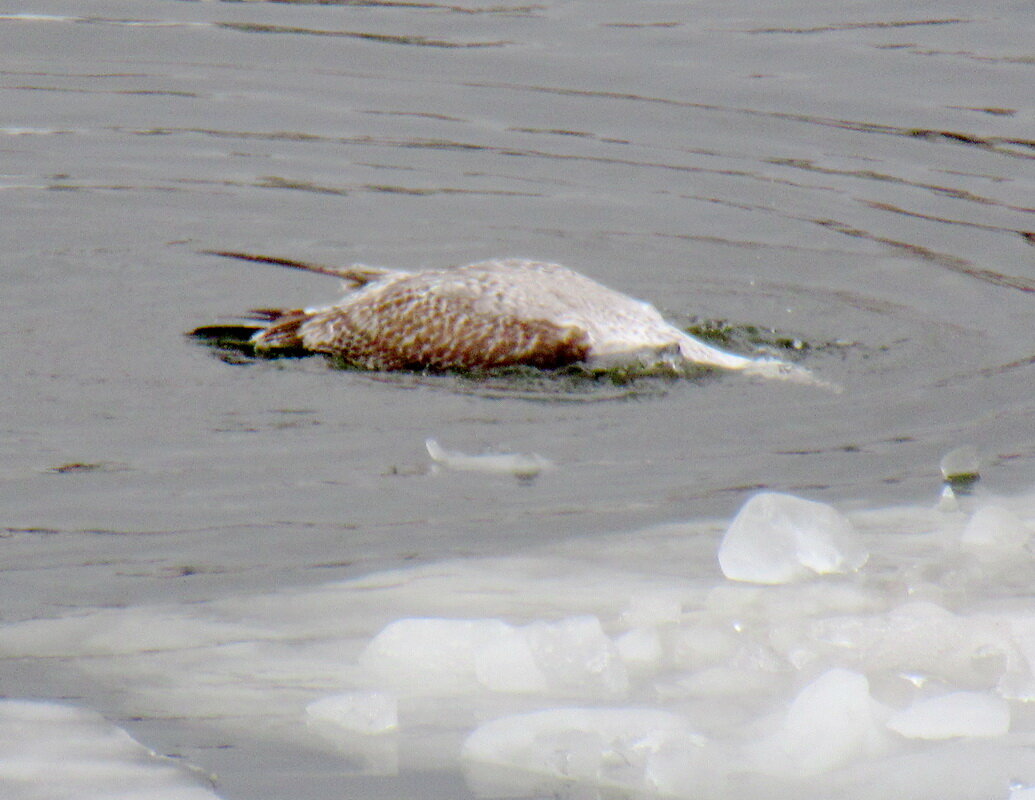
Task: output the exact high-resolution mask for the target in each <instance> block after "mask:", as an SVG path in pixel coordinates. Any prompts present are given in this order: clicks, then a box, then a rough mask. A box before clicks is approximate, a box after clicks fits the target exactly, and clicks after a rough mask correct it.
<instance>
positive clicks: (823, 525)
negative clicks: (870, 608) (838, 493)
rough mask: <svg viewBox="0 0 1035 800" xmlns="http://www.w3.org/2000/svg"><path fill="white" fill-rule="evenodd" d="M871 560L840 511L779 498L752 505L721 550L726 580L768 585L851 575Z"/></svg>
mask: <svg viewBox="0 0 1035 800" xmlns="http://www.w3.org/2000/svg"><path fill="white" fill-rule="evenodd" d="M868 557H869V554H868V553H867V552H866V549H865V548H864V547H863V546H862V545H861V544H860V543H859V541H858V539H857V537H856V535H855V531H854V530H853V528H852V523H851V522H850V521H849V520H848V518H847V517H845V516H844V515H843V514H841V513H840V512H838V511H837V509H835V508H833V507H831V506H828V505H825V504H824V503H815V502H812V501H810V500H802V499H801V498H798V497H794V496H792V495H787V494H779V493H777V492H763V493H761V494H757V495H755V496H754V497H752V498H751V499H750V500H748V501H747V502H746V503H745V504H744V506H743V508H741V509H740V511H739V512H738V513H737V516H736V517H735V518H734V520H733V522H732V523H731V524H730V526H729V528H728V529H727V531H726V536H725V537H724V538H723V540H722V544H721V545H720V546H719V565H720V566H721V567H722V573H723V575H725V576H726V577H727V578H729V579H730V580H736V581H750V582H753V583H766V584H777V583H789V582H791V581H796V580H801V579H802V578H806V577H809V576H810V575H815V574H820V575H825V574H830V573H840V572H851V571H854V570H857V569H859V568H860V567H861V566H862V565H863V564H865V563H866V560H867V558H868Z"/></svg>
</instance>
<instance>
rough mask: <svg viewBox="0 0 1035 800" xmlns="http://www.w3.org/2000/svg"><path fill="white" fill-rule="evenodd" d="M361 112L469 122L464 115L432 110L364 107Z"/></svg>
mask: <svg viewBox="0 0 1035 800" xmlns="http://www.w3.org/2000/svg"><path fill="white" fill-rule="evenodd" d="M357 113H360V114H372V115H375V116H382V117H418V118H420V119H433V120H437V121H439V122H467V123H469V122H470V120H466V119H464V118H463V117H453V116H450V115H449V114H436V113H434V112H432V111H382V110H380V109H376V108H364V109H360V110H358V112H357Z"/></svg>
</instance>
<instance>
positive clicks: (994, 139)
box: [461, 81, 1035, 158]
mask: <svg viewBox="0 0 1035 800" xmlns="http://www.w3.org/2000/svg"><path fill="white" fill-rule="evenodd" d="M461 85H463V86H468V87H471V88H475V89H506V90H508V91H524V92H541V93H544V94H554V95H559V96H561V97H585V98H589V99H605V100H625V101H629V102H636V103H650V104H657V105H665V106H672V107H675V108H692V109H695V110H698V111H715V112H719V113H723V114H743V115H746V116H756V117H765V118H767V119H781V120H787V121H790V122H803V123H806V124H809V125H820V126H823V127H827V128H841V129H844V130H850V131H855V132H858V133H878V134H885V135H889V136H907V137H910V138H918V139H927V140H931V141H939V140H942V139H945V140H948V141H953V142H958V143H960V144H968V145H976V146H979V147H982V148H985V149H988V150H994V151H995V152H998V153H1002V154H1004V155H1009V156H1014V157H1016V158H1035V152H1033V153H1032V154H1028V153H1026V152H1017V151H1015V150H1013V149H1011V148H1008V147H1003V146H1002V145H1017V146H1020V147H1024V148H1028V149H1031V150H1033V151H1035V140H1032V139H1007V138H1003V137H998V136H990V137H981V136H976V135H973V134H968V133H961V132H959V131H941V130H936V129H934V128H904V127H901V126H897V125H885V124H882V123H878V122H860V121H858V120H849V119H838V118H836V117H817V116H814V115H811V114H792V113H790V112H787V111H762V110H759V109H755V108H737V107H735V106H720V105H715V104H714V103H697V102H693V101H690V100H674V99H672V98H668V97H657V96H651V95H638V94H632V93H630V92H608V91H602V90H595V89H568V88H564V87H560V86H535V85H523V84H515V83H488V82H477V81H470V82H465V83H463V84H461Z"/></svg>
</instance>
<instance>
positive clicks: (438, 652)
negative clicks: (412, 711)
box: [359, 618, 512, 694]
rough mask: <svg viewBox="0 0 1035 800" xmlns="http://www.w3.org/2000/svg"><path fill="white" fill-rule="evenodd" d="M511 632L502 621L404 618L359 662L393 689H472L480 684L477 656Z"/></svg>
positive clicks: (368, 648)
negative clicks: (393, 687) (476, 670)
mask: <svg viewBox="0 0 1035 800" xmlns="http://www.w3.org/2000/svg"><path fill="white" fill-rule="evenodd" d="M511 629H512V628H511V626H510V625H507V624H506V623H505V622H503V621H502V620H498V619H419V618H417V619H400V620H396V621H395V622H393V623H391V624H389V625H388V626H387V627H386V628H384V629H383V630H382V631H381V632H380V633H379V634H377V636H375V637H374V639H373V640H372V641H371V642H370V644H368V645H367V646H366V649H364V650H363V652H362V653H361V654H360V657H359V663H360V665H361V666H362V667H364V668H365V669H367V670H368V671H370V672H371V673H372V674H373V675H375V676H376V677H377V678H379V679H380V680H382V681H385V682H387V683H388V684H389V685H392V686H403V687H410V688H411V690H415V691H418V692H420V693H427V694H434V693H437V692H448V691H469V690H472V689H474V688H475V687H476V686H477V685H478V683H477V676H476V673H475V664H476V657H477V654H478V653H479V652H480V651H481V650H482V649H483V648H485V647H486V646H490V645H492V644H494V643H496V642H498V641H499V640H500V639H501V638H503V637H504V636H506V635H507V634H508V632H509V631H510V630H511Z"/></svg>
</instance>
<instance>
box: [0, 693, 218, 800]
mask: <svg viewBox="0 0 1035 800" xmlns="http://www.w3.org/2000/svg"><path fill="white" fill-rule="evenodd" d="M205 782H206V781H205V779H203V777H202V776H201V775H200V774H199V773H192V772H188V771H187V770H186V769H184V768H183V767H182V766H180V765H179V764H176V763H174V762H173V761H172V760H171V759H167V758H162V757H160V756H158V755H156V754H155V753H154V752H152V751H151V750H148V749H147V748H146V747H144V746H143V745H141V744H140V743H139V742H137V741H136V740H134V739H133V738H132V737H131V736H130V735H129V734H128V733H126V732H125V731H124V730H122V729H121V728H117V727H115V726H114V725H112V724H111V723H110V722H108V721H107V720H106V719H104V717H102V716H101V715H100V714H98V713H96V712H94V711H89V710H87V709H82V708H76V707H74V706H69V705H63V704H59V703H47V702H36V701H29V700H0V796H2V797H3V798H4V800H69V798H75V800H219V798H218V797H217V795H216V794H215V793H214V792H213V791H212V790H211V789H210V788H209V786H206V785H204V784H205Z"/></svg>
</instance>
